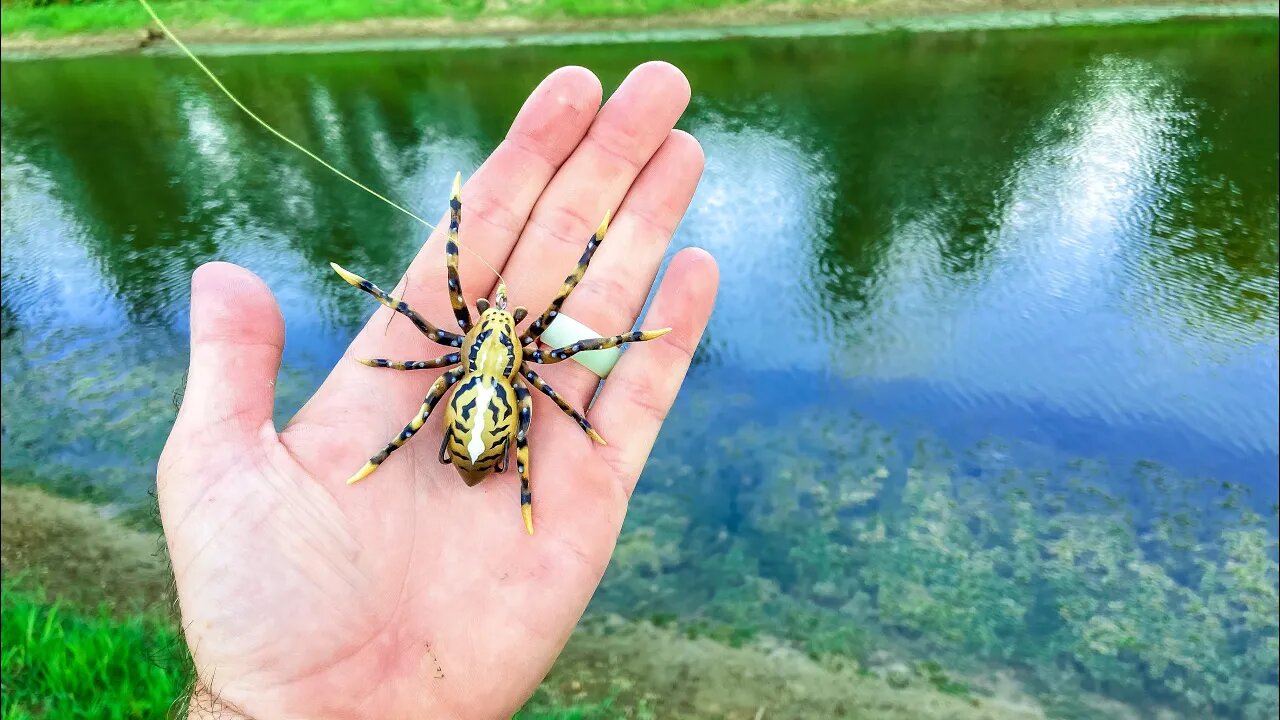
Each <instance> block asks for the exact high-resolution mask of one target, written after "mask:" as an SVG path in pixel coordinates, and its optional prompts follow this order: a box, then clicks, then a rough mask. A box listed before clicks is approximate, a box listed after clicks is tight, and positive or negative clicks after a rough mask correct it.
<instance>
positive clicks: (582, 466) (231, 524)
mask: <svg viewBox="0 0 1280 720" xmlns="http://www.w3.org/2000/svg"><path fill="white" fill-rule="evenodd" d="M600 98H601V88H600V84H599V81H598V80H597V79H596V78H595V77H594V76H593V75H592V74H591V73H590V72H588V71H586V70H583V69H581V68H562V69H561V70H558V71H556V72H555V73H552V74H551V75H550V76H549V77H548V78H547V79H546V80H545V81H543V83H542V84H541V85H540V86H539V87H538V89H537V90H535V91H534V93H533V94H532V95H531V96H530V98H529V100H528V101H527V102H526V103H525V105H524V108H523V109H522V110H521V112H520V114H519V115H518V116H517V118H516V119H515V122H514V124H513V125H512V128H511V131H510V133H509V134H508V135H507V138H506V139H505V140H504V141H503V142H502V144H501V145H500V146H499V147H498V148H497V149H496V150H495V151H494V153H493V154H492V155H491V156H490V157H489V159H488V160H487V161H486V162H485V163H484V165H483V166H482V167H481V168H480V169H479V170H477V171H476V173H475V174H474V175H473V176H472V177H471V178H470V180H469V181H468V182H467V184H466V186H465V187H464V189H463V192H462V203H463V209H462V232H461V239H462V244H463V246H464V249H463V251H462V270H461V277H462V285H463V289H464V291H465V292H466V296H467V298H468V301H469V302H470V304H471V306H472V307H474V303H475V299H476V298H477V297H482V296H488V294H489V292H490V290H491V289H492V288H493V287H494V278H493V275H492V273H491V272H490V271H488V270H487V269H486V268H485V267H484V266H483V264H482V263H481V262H480V261H479V260H478V259H477V258H476V257H475V254H474V253H479V254H480V255H482V256H483V257H484V258H485V259H486V260H488V261H489V262H490V263H492V264H493V265H494V266H495V267H499V268H501V269H502V274H503V276H504V277H505V278H506V281H507V284H508V289H509V291H510V294H511V300H512V303H513V305H514V304H521V305H525V306H527V307H528V308H529V310H530V314H531V315H533V316H536V314H537V313H538V312H540V311H541V310H542V308H543V307H544V306H545V305H546V304H547V303H548V302H549V301H550V299H551V298H552V297H553V296H554V294H555V293H556V291H557V290H558V289H559V287H560V284H561V282H562V281H563V278H564V276H565V275H566V274H567V273H568V272H569V271H570V270H571V269H572V268H573V266H574V264H575V263H576V262H577V259H578V256H579V255H580V254H581V253H582V250H583V248H584V246H585V244H586V241H587V239H588V238H590V236H591V233H592V231H593V230H594V228H595V226H596V225H597V224H598V223H599V221H600V219H601V218H602V217H603V216H604V214H605V212H606V211H607V210H611V209H613V210H615V218H614V220H613V222H612V224H611V225H610V230H609V233H608V236H607V238H606V240H605V241H604V242H603V243H602V245H601V246H600V249H599V250H598V251H597V253H596V256H595V259H594V260H593V262H592V264H591V267H590V270H589V271H588V272H587V274H586V277H585V278H584V279H583V281H582V283H581V285H579V286H578V288H577V289H576V290H575V291H574V294H573V295H571V296H570V298H569V300H568V302H567V303H566V304H565V306H564V312H565V313H567V314H569V315H570V316H572V317H574V318H577V319H579V320H581V321H582V322H584V323H586V324H587V325H589V326H591V327H593V328H595V329H597V330H599V331H601V332H603V333H605V334H613V333H617V332H623V331H625V330H628V329H630V328H631V326H632V323H633V320H634V318H635V317H636V315H637V314H638V313H639V312H640V310H641V307H642V305H643V303H644V299H645V297H646V295H647V292H648V289H649V288H650V286H651V285H652V282H653V279H654V277H655V274H656V271H657V270H658V266H659V263H660V261H661V259H662V256H663V253H664V250H665V248H666V246H667V244H668V242H669V241H670V237H671V234H672V232H673V231H674V229H675V227H676V224H677V223H678V222H679V220H680V217H681V216H682V215H683V213H684V211H685V209H686V208H687V207H688V204H689V201H690V199H691V197H692V195H693V191H694V187H695V186H696V184H697V181H698V178H699V176H700V174H701V172H702V165H703V157H702V151H701V149H700V147H699V146H698V144H697V142H696V141H695V140H694V139H693V138H692V137H691V136H689V135H687V134H685V133H682V132H679V131H675V130H672V126H673V124H674V123H675V121H676V119H677V118H678V117H679V115H680V114H681V113H682V112H683V110H684V108H685V106H686V104H687V103H688V100H689V86H688V83H687V81H686V80H685V78H684V76H683V75H682V74H681V73H680V72H679V70H677V69H676V68H674V67H672V66H670V65H667V64H664V63H648V64H645V65H642V66H640V67H639V68H637V69H636V70H635V71H633V72H632V74H631V75H630V76H629V77H628V78H627V80H626V81H625V82H624V83H623V85H622V86H621V87H620V88H619V89H618V91H617V92H616V93H615V94H614V95H613V96H612V97H611V98H610V100H609V102H608V103H607V104H606V105H605V106H604V107H603V108H600ZM445 200H446V198H443V197H442V198H440V203H441V207H442V208H443V206H444V203H445ZM443 227H444V226H443V224H442V229H440V230H437V231H436V232H434V233H433V234H432V236H431V238H430V239H429V240H428V242H427V243H426V244H425V245H424V247H423V249H422V251H421V252H420V253H419V254H418V256H417V258H416V259H415V260H414V261H413V263H412V264H411V265H410V267H409V270H408V273H407V278H408V279H409V280H410V283H409V287H410V297H408V298H406V300H407V301H408V302H409V303H411V304H412V305H413V306H414V307H415V308H416V309H417V310H418V311H419V312H420V313H421V314H422V315H424V316H425V317H427V318H429V319H431V320H432V321H433V322H435V323H436V324H438V325H441V326H443V327H448V326H449V323H448V322H446V321H447V320H449V319H450V318H451V314H452V313H451V310H450V307H449V302H448V293H447V288H446V279H445V254H444V232H443ZM468 248H469V250H470V251H471V252H469V251H468ZM335 259H338V260H341V258H335ZM353 269H355V270H357V271H358V270H359V268H353ZM370 279H371V280H374V281H375V282H377V281H379V280H380V279H379V278H370ZM334 281H335V282H340V280H338V279H337V278H336V277H335V278H334ZM716 281H717V273H716V266H715V262H714V261H713V260H712V259H711V257H710V256H709V255H707V254H706V253H705V252H702V251H700V250H685V251H683V252H681V253H679V254H677V255H676V256H675V258H674V259H673V260H672V261H671V264H670V266H669V268H668V271H667V274H666V276H665V278H664V281H663V283H662V286H661V288H660V289H659V291H658V294H657V296H656V298H655V299H654V302H653V305H652V307H651V309H650V311H649V313H648V318H647V320H646V322H645V323H644V325H645V327H666V326H670V327H672V328H674V329H673V331H672V332H671V333H669V334H667V335H666V336H663V337H661V338H659V339H657V340H653V341H650V342H645V343H640V344H637V345H635V346H633V347H632V348H631V349H630V350H629V351H628V352H626V353H624V354H623V357H622V359H621V360H620V361H619V363H618V365H617V367H616V368H615V369H614V371H613V373H612V374H611V375H610V378H609V380H608V382H607V383H605V385H604V388H603V390H602V391H601V393H600V395H599V397H598V399H597V400H596V402H595V404H594V406H593V407H592V409H591V411H590V413H589V414H588V416H589V417H590V419H591V422H592V423H593V424H594V425H595V427H596V429H597V430H598V431H599V432H600V434H601V435H603V436H604V438H605V439H606V440H607V441H608V442H609V445H607V446H598V445H596V444H594V443H593V442H592V441H591V440H590V439H589V438H588V437H587V436H586V435H585V434H584V433H583V431H582V430H581V429H580V428H579V427H578V425H577V424H576V423H574V422H573V421H572V420H570V419H569V418H568V417H566V416H565V415H564V414H562V413H561V412H560V410H559V409H558V408H556V407H555V405H554V404H552V403H551V402H550V401H549V400H548V399H547V398H546V397H544V396H542V394H541V393H538V392H534V393H533V395H534V396H535V409H534V419H533V424H532V430H531V431H530V440H529V444H530V455H531V457H530V459H531V466H532V482H533V508H534V516H535V519H536V523H537V533H536V534H535V535H533V536H528V535H526V534H525V530H524V526H523V524H522V523H521V518H520V512H519V498H518V496H519V490H518V480H517V478H516V477H515V473H514V472H512V473H508V474H506V475H496V476H490V477H489V478H488V479H487V480H485V481H484V482H483V483H481V484H480V485H477V486H476V487H474V488H468V487H466V486H465V485H464V484H463V482H462V480H461V479H460V478H459V477H458V475H457V473H456V472H455V470H454V468H452V467H450V466H448V465H441V464H440V462H439V461H438V460H437V451H438V448H439V439H440V432H441V429H440V420H439V416H440V415H441V414H442V413H441V410H442V407H441V406H438V407H437V411H436V413H435V414H434V415H433V417H432V419H431V420H430V421H429V422H428V423H427V425H426V426H425V427H424V428H423V430H422V431H421V432H420V433H419V434H418V436H417V437H415V438H414V439H412V440H411V441H410V442H409V443H408V444H406V445H405V446H404V447H403V448H402V449H400V450H399V451H397V452H395V453H394V454H392V455H391V457H390V458H389V459H388V460H387V461H386V462H385V463H384V464H383V465H382V466H381V467H380V469H379V470H378V471H377V472H376V473H375V474H373V475H372V476H370V477H369V478H368V479H366V480H365V481H364V482H362V483H361V484H359V485H356V486H347V485H345V484H344V482H343V481H344V480H345V479H346V478H347V477H348V476H349V475H351V473H352V472H354V471H355V470H356V469H358V468H359V467H360V466H361V465H362V464H363V463H364V462H365V461H366V460H367V459H368V458H369V456H370V455H372V454H373V453H374V452H376V451H377V450H379V449H380V448H381V447H382V446H383V445H384V444H385V443H386V442H387V441H388V440H390V439H391V438H393V437H394V436H395V435H396V433H398V432H399V431H400V429H401V428H402V427H403V425H404V424H405V423H406V422H407V421H408V420H409V419H410V418H412V417H413V415H414V414H415V412H416V411H417V409H418V407H419V405H420V404H421V402H422V398H423V396H424V395H425V394H426V391H427V388H428V387H429V386H430V384H431V383H432V381H433V380H434V379H435V378H436V377H437V376H438V375H439V371H430V370H427V371H413V372H397V371H395V370H388V369H378V368H369V367H365V366H363V365H360V364H358V363H356V362H355V361H354V360H353V358H355V357H385V358H393V359H397V360H400V359H424V360H425V359H429V358H432V357H436V356H438V355H441V354H443V353H444V352H446V351H447V350H446V349H445V348H442V347H440V346H437V345H434V344H432V343H430V342H429V341H427V339H426V338H424V337H423V336H422V335H421V334H420V333H419V332H418V331H417V330H416V329H415V328H414V327H413V325H412V324H411V323H409V322H408V321H406V320H405V319H404V318H403V317H396V318H395V320H394V321H393V322H391V324H390V328H389V329H387V321H388V319H390V317H391V314H392V312H391V311H390V310H388V309H386V308H379V309H378V311H377V312H376V313H374V315H373V317H372V319H371V320H370V321H369V322H368V323H367V324H366V325H365V327H364V329H363V330H362V331H361V332H360V334H359V335H358V336H357V337H356V338H355V340H354V341H353V342H352V344H351V346H350V348H349V349H348V351H347V353H346V355H344V357H343V359H342V361H341V362H339V363H338V365H337V367H335V368H334V370H333V372H332V373H331V374H330V376H329V377H328V379H327V380H326V381H325V382H324V384H323V385H322V386H321V388H320V389H319V390H318V391H317V393H316V394H315V396H314V397H313V398H312V399H311V400H310V401H309V402H308V403H307V404H306V406H305V407H303V409H302V410H301V411H300V412H299V413H298V415H297V416H296V417H295V418H294V419H293V420H292V421H291V423H290V424H289V425H288V427H287V428H285V430H284V431H283V432H280V433H277V431H276V429H275V427H274V425H273V423H272V419H271V418H272V405H273V385H274V383H275V378H276V373H277V371H278V369H279V365H280V353H281V348H282V345H283V342H284V328H283V321H282V319H281V316H280V311H279V309H278V307H277V305H276V302H275V300H274V299H273V297H272V296H271V293H270V291H269V290H268V289H267V288H266V286H265V285H264V284H263V283H262V281H261V280H259V279H258V278H257V277H255V276H254V275H252V274H251V273H249V272H248V271H246V270H244V269H241V268H239V267H236V266H234V265H228V264H224V263H211V264H208V265H205V266H203V267H201V268H200V269H198V270H197V271H196V273H195V276H194V277H193V278H192V298H191V366H190V372H189V377H188V382H187V390H186V395H185V398H184V402H183V404H182V409H181V411H180V413H179V416H178V419H177V422H176V423H175V426H174V429H173V432H172V434H171V435H170V437H169V441H168V443H167V445H166V447H165V449H164V453H163V454H162V456H161V459H160V464H159V476H158V479H157V485H158V493H159V499H160V510H161V517H162V519H163V522H164V528H165V536H166V538H167V541H168V545H169V552H170V555H171V557H172V561H173V569H174V575H175V577H176V580H177V587H178V597H179V601H180V604H181V609H182V619H183V624H184V629H185V632H186V638H187V642H188V644H189V646H190V648H191V651H192V654H193V657H194V660H195V664H196V669H197V673H198V676H199V681H200V685H201V686H202V687H203V688H205V690H203V691H202V692H204V693H205V694H206V695H209V694H211V695H213V696H216V697H217V698H218V699H219V703H220V705H219V709H220V710H221V712H222V713H223V714H222V717H228V716H230V715H231V713H232V712H238V713H240V714H242V715H245V716H248V717H252V718H255V719H256V720H274V719H275V718H330V717H353V718H386V719H388V720H390V719H393V718H437V717H438V718H497V717H504V716H509V715H510V714H511V713H513V712H514V711H515V710H516V709H518V708H519V706H520V705H521V704H522V703H523V702H524V701H525V699H526V698H527V697H528V696H529V695H530V693H531V692H532V691H533V689H534V688H535V687H536V686H537V684H538V683H539V682H540V681H541V679H542V678H543V677H544V675H545V674H546V672H547V670H548V669H549V668H550V667H551V665H552V663H553V662H554V660H555V658H556V656H557V655H558V654H559V652H560V650H561V649H562V648H563V646H564V644H565V642H566V641H567V640H568V637H569V635H570V633H571V632H572V630H573V627H574V625H575V624H576V623H577V621H578V619H579V618H580V617H581V614H582V612H583V610H584V609H585V607H586V604H587V601H588V600H589V599H590V597H591V594H592V593H593V592H594V590H595V588H596V585H597V584H598V583H599V581H600V578H601V576H602V574H603V573H604V570H605V566H606V565H607V564H608V561H609V557H610V554H611V553H612V551H613V547H614V543H615V541H616V539H617V535H618V532H619V530H620V528H621V525H622V520H623V516H624V515H625V513H626V507H627V501H628V498H629V497H630V495H631V492H632V489H633V488H634V487H635V483H636V479H637V477H638V476H639V474H640V471H641V469H642V468H643V466H644V463H645V460H646V458H647V456H648V454H649V450H650V448H651V447H652V444H653V441H654V439H655V437H656V436H657V434H658V430H659V428H660V427H661V425H662V422H663V419H664V418H665V415H666V413H667V410H668V409H669V407H670V406H671V403H672V402H673V400H674V399H675V395H676V392H677V390H678V389H679V387H680V383H681V381H682V380H683V377H684V374H685V371H686V369H687V368H688V365H689V360H690V357H691V356H692V353H693V351H694V349H695V348H696V347H697V344H698V340H699V338H700V337H701V334H702V331H703V329H704V327H705V325H706V322H707V318H708V316H709V314H710V311H711V306H712V303H713V300H714V295H715V287H716ZM384 287H385V286H384ZM403 287H404V285H403V283H402V284H401V286H400V288H398V290H399V289H401V288H403ZM350 291H351V292H352V293H356V292H357V291H356V290H354V289H350ZM372 302H373V301H372V300H370V303H371V304H372ZM542 374H543V375H544V377H545V378H546V380H547V382H548V383H549V384H551V385H552V386H553V387H555V388H556V390H557V391H558V392H559V393H560V394H561V395H562V396H563V397H565V398H566V399H568V400H569V402H571V403H572V404H574V405H575V406H576V407H578V408H580V409H582V408H583V407H584V404H585V403H586V402H587V401H588V400H589V398H590V396H591V394H592V392H593V391H594V389H595V385H596V377H595V376H594V375H593V374H592V373H591V372H590V371H588V370H587V369H586V368H584V367H581V366H579V365H577V364H576V363H571V362H566V363H560V364H557V365H553V366H549V367H546V368H545V370H544V371H542ZM200 710H201V704H200V703H199V702H197V703H194V704H193V710H192V714H193V716H199V715H200Z"/></svg>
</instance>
